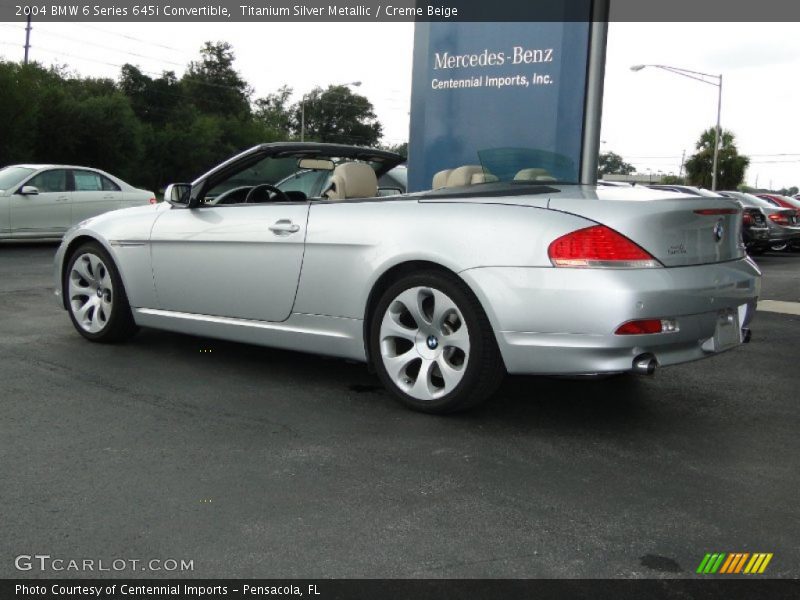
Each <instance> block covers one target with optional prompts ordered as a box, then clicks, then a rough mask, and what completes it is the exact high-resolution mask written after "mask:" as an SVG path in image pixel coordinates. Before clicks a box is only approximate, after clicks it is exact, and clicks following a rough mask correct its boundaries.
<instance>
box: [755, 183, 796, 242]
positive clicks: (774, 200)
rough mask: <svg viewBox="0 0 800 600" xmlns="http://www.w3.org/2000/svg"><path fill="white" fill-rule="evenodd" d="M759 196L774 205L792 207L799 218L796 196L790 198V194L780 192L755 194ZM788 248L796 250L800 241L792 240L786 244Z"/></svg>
mask: <svg viewBox="0 0 800 600" xmlns="http://www.w3.org/2000/svg"><path fill="white" fill-rule="evenodd" d="M756 196H758V197H759V198H762V199H764V200H766V201H767V202H770V203H771V204H774V205H775V206H779V207H780V208H791V209H794V211H795V214H796V215H797V218H798V219H800V200H799V199H797V198H792V197H791V196H782V195H780V194H756ZM788 247H789V248H791V249H794V250H798V249H800V242H798V241H792V242H790V243H789V245H788Z"/></svg>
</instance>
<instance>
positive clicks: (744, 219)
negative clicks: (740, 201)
mask: <svg viewBox="0 0 800 600" xmlns="http://www.w3.org/2000/svg"><path fill="white" fill-rule="evenodd" d="M742 223H743V224H744V225H752V224H753V217H752V216H750V213H744V214H743V215H742Z"/></svg>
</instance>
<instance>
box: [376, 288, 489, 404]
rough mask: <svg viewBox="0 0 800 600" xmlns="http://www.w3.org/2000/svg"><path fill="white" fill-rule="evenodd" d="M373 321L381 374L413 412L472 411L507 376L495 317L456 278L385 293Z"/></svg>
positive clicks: (384, 380)
mask: <svg viewBox="0 0 800 600" xmlns="http://www.w3.org/2000/svg"><path fill="white" fill-rule="evenodd" d="M372 323H373V326H372V338H373V339H372V347H371V355H372V357H373V359H374V360H375V362H376V366H377V370H378V374H379V376H380V377H381V379H382V381H383V383H384V385H386V387H387V388H389V389H390V390H391V391H392V392H394V394H395V395H396V396H397V397H398V398H399V399H400V400H401V401H403V402H404V403H405V404H407V405H409V406H411V407H412V408H415V409H417V410H422V411H425V412H439V413H442V412H451V411H455V410H460V409H464V408H467V407H469V406H472V405H474V404H477V403H478V402H480V401H482V400H484V399H486V397H488V396H489V395H490V394H491V393H492V392H493V391H494V390H495V389H496V387H497V385H498V384H499V382H500V380H501V378H502V375H503V369H502V362H501V359H500V355H499V351H498V350H497V344H496V343H495V340H494V335H493V334H492V330H491V327H490V325H489V322H488V319H487V318H486V315H485V314H484V312H483V310H482V308H481V307H480V304H479V303H478V301H477V300H476V299H475V297H474V296H473V295H472V293H471V292H470V291H469V290H468V289H467V288H466V286H464V284H463V283H461V282H460V281H457V280H455V278H452V277H448V276H445V275H443V274H440V273H436V272H431V273H429V274H423V275H414V276H410V277H407V278H404V279H403V280H402V281H400V282H398V283H396V284H395V285H393V286H391V287H390V288H389V289H388V290H387V291H386V292H385V293H384V294H383V296H382V298H381V300H380V301H379V303H378V307H377V310H376V312H375V315H374V316H373V322H372Z"/></svg>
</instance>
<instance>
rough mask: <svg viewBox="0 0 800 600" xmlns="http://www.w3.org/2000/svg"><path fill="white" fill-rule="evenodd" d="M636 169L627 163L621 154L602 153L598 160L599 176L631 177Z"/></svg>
mask: <svg viewBox="0 0 800 600" xmlns="http://www.w3.org/2000/svg"><path fill="white" fill-rule="evenodd" d="M635 171H636V167H634V166H633V165H631V164H629V163H626V162H625V161H624V160H623V159H622V157H621V156H620V155H619V154H616V153H614V152H601V153H600V156H599V157H598V160H597V176H598V177H603V176H604V175H611V174H613V175H630V174H631V173H633V172H635Z"/></svg>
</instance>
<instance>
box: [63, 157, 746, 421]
mask: <svg viewBox="0 0 800 600" xmlns="http://www.w3.org/2000/svg"><path fill="white" fill-rule="evenodd" d="M491 153H492V150H486V151H481V158H482V159H484V160H491V158H492V157H491ZM527 156H529V155H526V154H525V153H519V158H518V160H517V161H516V162H514V163H513V164H512V163H511V162H510V161H509V160H508V157H507V156H506V155H503V159H504V162H503V165H504V167H505V168H506V170H507V171H508V172H509V173H511V176H509V177H508V179H507V180H506V179H501V178H500V177H498V181H493V182H488V183H479V184H476V185H470V182H471V181H473V180H475V178H473V177H472V176H471V174H472V173H473V172H481V168H480V167H476V166H474V165H464V166H460V167H455V168H454V169H452V170H451V171H450V173H449V174H448V176H447V177H446V184H445V186H444V187H443V188H442V189H437V190H433V191H429V192H422V193H417V194H408V195H401V196H392V197H381V196H379V195H378V181H379V179H380V177H381V176H383V175H384V174H385V173H387V172H388V171H390V170H391V169H392V168H394V167H395V166H397V165H399V164H400V163H401V161H402V160H403V159H402V157H400V156H398V155H397V154H393V153H390V152H385V151H381V150H371V149H368V148H357V147H353V146H340V145H332V144H312V143H276V144H263V145H260V146H256V147H254V148H251V149H250V150H247V151H245V152H243V153H241V154H239V155H237V156H235V157H233V158H231V159H230V160H228V161H226V162H224V163H222V164H221V165H219V166H218V167H215V168H214V169H212V170H211V171H209V172H208V173H206V174H204V175H202V176H200V177H199V178H198V179H197V180H195V181H194V182H193V183H192V184H176V185H171V186H169V187H168V188H167V192H166V194H165V198H166V200H167V202H166V203H163V204H161V205H159V207H158V208H157V209H156V210H153V209H147V208H132V209H127V210H124V211H118V212H115V213H111V214H106V215H101V216H98V217H95V218H93V219H89V220H88V221H85V222H83V223H81V224H80V225H79V226H77V227H74V228H72V229H71V230H70V231H69V232H68V233H67V235H66V236H65V237H64V240H63V241H62V243H61V246H60V247H59V249H58V251H57V253H56V262H55V293H56V295H57V296H58V298H59V302H60V303H61V304H62V306H63V307H64V308H65V309H66V310H67V312H68V315H69V318H70V319H71V321H72V323H73V325H74V327H75V329H76V330H77V331H78V333H80V335H82V336H84V337H85V338H86V339H88V340H90V341H93V342H111V341H118V340H123V339H126V338H128V337H130V336H131V335H133V334H134V332H135V331H136V328H137V326H143V327H155V328H160V329H168V330H171V331H177V332H183V333H187V334H193V335H201V336H209V337H217V338H223V339H228V340H233V341H238V342H246V343H253V344H261V345H266V346H274V347H278V348H287V349H292V350H298V351H304V352H314V353H319V354H326V355H331V356H336V357H341V358H347V359H351V360H356V361H362V362H368V363H370V364H371V365H372V366H373V367H374V368H375V370H376V372H377V375H378V377H379V378H380V380H381V381H382V382H383V384H384V385H385V386H386V388H387V389H388V390H389V391H390V392H391V393H392V394H393V395H394V396H395V397H396V398H397V399H399V400H400V401H401V402H403V403H405V404H406V405H407V406H409V407H411V408H414V409H417V410H420V411H425V412H436V413H441V412H450V411H454V410H459V409H464V408H467V407H469V406H472V405H474V404H476V403H478V402H480V401H482V400H484V399H485V398H486V397H488V396H489V395H491V394H492V392H493V391H494V390H495V389H496V388H497V386H498V385H499V383H500V381H501V380H502V377H503V375H504V373H506V372H509V373H535V374H546V375H576V374H600V373H623V372H636V373H652V372H653V371H654V370H655V369H656V368H657V367H658V366H659V365H661V366H666V365H674V364H678V363H683V362H687V361H692V360H697V359H701V358H705V357H709V356H713V355H715V354H718V353H720V352H723V351H726V350H729V349H731V348H734V347H736V346H738V345H740V344H742V343H744V342H746V341H748V340H749V329H748V327H749V322H750V319H751V317H752V316H753V314H754V311H755V307H756V300H757V298H758V296H759V293H760V286H761V277H760V272H759V270H758V268H757V267H756V265H755V263H753V262H752V260H751V259H750V258H749V257H748V256H747V255H746V254H745V252H744V249H743V248H742V247H741V244H740V231H741V211H742V209H741V206H740V205H739V204H738V203H737V202H735V201H733V200H731V199H730V198H723V197H714V198H704V199H702V200H700V201H698V202H687V201H686V199H685V198H684V197H681V196H676V195H675V194H673V193H665V192H659V191H656V190H649V189H642V188H638V187H636V188H634V187H631V188H616V187H603V186H595V187H589V186H580V185H570V184H561V183H557V182H554V181H548V182H547V183H543V182H541V181H538V180H524V179H523V178H522V177H517V176H518V175H519V174H520V173H523V174H524V173H529V172H531V171H533V170H535V169H538V168H539V167H540V165H537V164H526V162H525V161H526V160H529V159H526V157H527ZM537 156H538V155H537ZM288 158H292V159H293V160H295V161H296V167H295V168H296V170H297V172H298V173H304V172H306V171H309V170H319V171H324V170H325V168H326V167H327V169H328V170H329V179H330V183H329V185H328V186H327V188H326V189H325V190H324V191H323V195H322V196H319V197H306V195H305V193H303V192H302V191H298V190H294V191H285V190H281V189H280V188H278V187H276V186H274V185H271V184H269V183H264V184H254V185H251V186H250V188H249V190H248V191H247V192H246V193H245V194H244V195H242V194H241V193H240V192H237V193H236V194H235V196H236V197H238V198H240V200H239V201H238V202H237V203H236V204H235V205H233V206H231V205H229V203H227V202H225V203H222V204H220V203H219V202H218V200H219V198H220V196H221V194H219V193H217V190H220V189H223V190H228V191H230V190H231V189H232V187H233V186H231V184H230V181H231V179H236V178H237V177H239V175H240V174H241V173H245V172H247V173H254V172H268V171H269V169H268V168H266V165H268V163H269V161H272V160H286V159H288ZM515 172H516V175H514V173H515ZM512 177H513V179H512ZM441 179H442V177H439V174H437V177H436V180H437V181H438V180H441ZM551 179H552V178H551ZM229 197H230V196H229Z"/></svg>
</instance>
